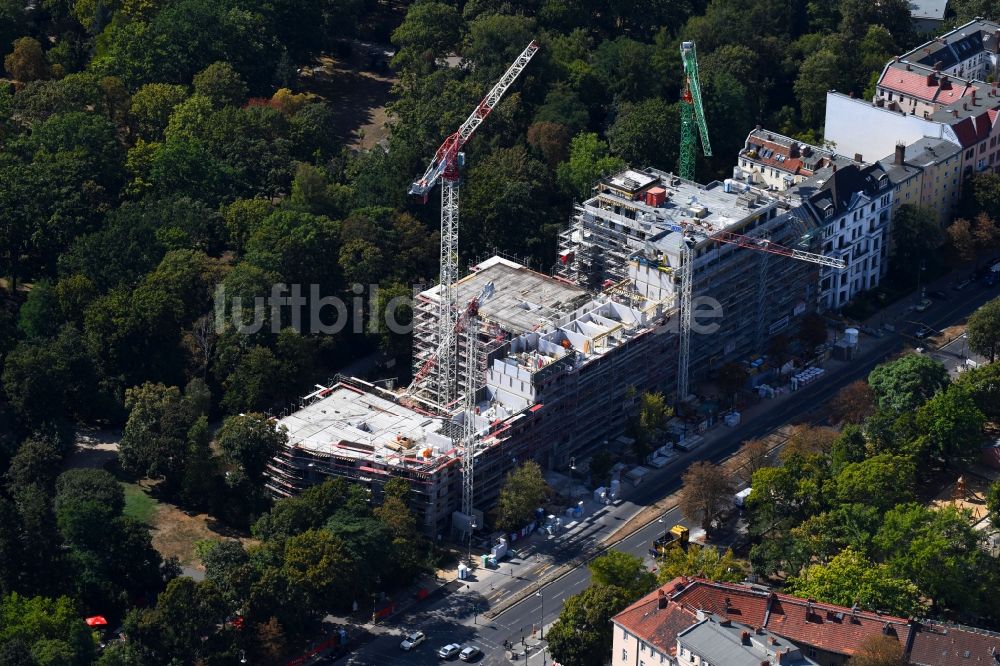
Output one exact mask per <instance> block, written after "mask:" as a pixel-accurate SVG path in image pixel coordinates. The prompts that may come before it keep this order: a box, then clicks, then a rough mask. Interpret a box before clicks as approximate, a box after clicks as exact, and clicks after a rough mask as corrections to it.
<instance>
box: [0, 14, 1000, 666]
mask: <svg viewBox="0 0 1000 666" xmlns="http://www.w3.org/2000/svg"><path fill="white" fill-rule="evenodd" d="M950 6H951V7H952V9H953V11H955V12H956V16H954V17H953V18H952V21H953V22H961V21H964V20H967V19H968V18H970V17H971V16H975V15H984V14H988V13H989V12H993V13H995V12H996V8H995V5H994V4H993V3H991V2H989V1H987V0H953V1H952V2H951V3H950ZM908 12H909V4H908V3H907V2H906V1H905V0H888V1H886V2H880V3H871V2H868V1H867V0H839V1H837V2H821V1H817V2H809V3H805V2H798V1H797V0H752V1H749V2H747V1H746V0H743V1H739V2H738V1H737V0H710V1H708V0H640V1H635V2H609V1H607V0H575V1H574V0H544V1H542V0H529V1H528V2H519V3H514V2H502V1H498V0H469V1H468V2H456V3H449V2H434V1H424V2H415V3H412V4H403V3H391V2H372V1H364V0H263V1H258V2H249V1H248V0H38V1H37V2H33V3H25V2H21V1H18V0H3V1H2V2H0V52H2V55H3V64H4V70H5V76H6V79H5V81H4V82H3V83H2V85H0V139H2V141H0V209H2V210H3V215H2V216H0V278H2V282H0V296H2V302H0V384H2V392H0V469H6V470H7V472H6V474H5V476H4V482H3V488H2V490H0V515H2V520H0V592H2V593H3V595H4V596H3V597H2V598H0V604H2V607H3V608H2V612H0V615H2V616H3V618H4V619H3V623H2V626H0V664H18V665H23V664H33V663H37V664H87V663H91V662H92V661H93V660H94V659H95V658H97V657H96V656H95V654H96V653H95V650H96V648H95V645H94V642H93V640H92V637H91V635H90V633H89V632H88V630H87V628H86V626H85V625H83V624H82V620H81V618H82V617H84V616H85V615H88V614H92V613H103V614H105V615H108V616H109V617H110V618H111V619H112V620H115V621H117V619H119V618H122V617H127V619H126V623H127V625H128V626H129V627H130V632H131V633H130V635H132V636H133V637H135V640H133V641H130V642H129V647H128V649H127V650H125V649H116V650H110V651H105V652H104V653H103V655H101V656H100V663H102V664H159V663H168V662H169V663H177V664H181V663H195V662H196V661H198V660H202V661H200V662H199V663H232V661H233V660H234V659H235V658H236V657H237V656H238V654H239V650H240V649H246V650H251V651H257V653H258V654H265V655H266V654H280V653H281V651H282V650H284V649H285V642H284V641H286V640H288V641H292V639H294V638H296V637H299V636H302V635H304V634H305V633H306V632H307V631H308V629H309V623H310V622H313V621H315V620H316V619H317V617H321V616H322V613H323V611H324V610H325V609H324V608H323V604H324V602H323V600H324V599H329V598H332V597H336V598H338V599H345V598H347V595H348V592H351V593H353V594H355V595H360V596H366V595H368V594H370V593H371V592H372V590H370V589H364V590H360V589H353V588H352V589H350V590H345V589H339V588H338V589H328V588H327V587H322V586H321V585H320V583H319V582H318V581H321V580H322V575H321V574H322V571H320V570H319V569H318V567H319V564H317V563H322V566H325V567H329V566H338V567H348V570H350V568H349V567H365V566H369V567H370V566H374V565H373V564H372V563H373V562H375V561H376V560H365V558H364V557H363V556H362V555H361V553H366V552H372V551H370V550H368V549H371V548H375V550H376V551H377V552H380V553H382V556H383V557H385V558H392V559H393V561H400V560H402V561H404V562H406V563H407V564H406V566H404V567H400V569H399V571H400V572H401V574H400V575H401V576H402V577H403V578H405V576H406V575H412V573H413V572H414V571H417V570H419V569H420V568H421V567H423V566H426V563H427V558H428V557H429V555H428V550H427V548H426V545H425V544H422V543H420V542H419V541H417V540H416V539H413V538H412V533H413V526H412V525H411V524H410V523H408V522H407V514H406V512H405V511H402V510H400V511H395V512H393V516H395V517H396V518H395V519H393V518H392V517H390V516H388V512H385V511H384V512H382V513H379V508H380V507H376V508H375V509H370V508H364V507H363V506H362V505H363V504H364V502H362V501H361V500H360V499H359V498H358V497H356V496H352V495H351V491H349V490H348V489H346V488H343V487H336V488H325V489H324V490H321V491H316V493H314V494H312V495H310V496H309V497H307V498H303V499H302V500H293V501H286V502H281V503H278V504H277V505H276V506H274V507H273V508H272V506H271V502H270V500H269V499H268V498H267V497H266V496H265V495H264V493H263V491H262V490H261V487H260V485H261V484H260V477H261V474H262V469H263V463H262V462H261V461H266V460H267V457H268V455H270V454H271V453H273V451H274V450H275V449H276V447H277V446H280V441H276V440H275V439H274V437H272V436H270V434H269V433H268V432H267V430H268V429H267V427H266V422H265V421H264V420H263V417H261V416H260V415H259V414H260V413H265V412H268V411H272V412H273V411H277V410H280V409H282V408H283V407H284V406H286V405H287V404H289V402H291V401H294V400H295V399H296V398H297V397H298V396H299V395H301V394H302V393H303V392H304V391H306V390H308V389H309V387H311V386H312V385H313V383H314V382H315V381H317V380H322V379H325V378H326V377H327V376H329V374H330V373H332V372H335V371H336V370H337V369H339V368H341V367H343V366H344V364H345V363H347V362H349V361H351V360H353V359H357V358H359V357H363V356H366V355H368V354H370V353H373V352H382V353H383V354H384V356H385V357H387V358H393V359H396V360H398V361H399V362H400V363H399V365H398V366H397V368H405V367H407V366H408V357H409V340H408V338H407V336H406V335H405V334H400V333H397V332H393V331H390V330H387V329H386V328H385V327H384V326H382V325H381V324H380V323H379V322H378V320H377V318H372V319H373V323H370V324H369V323H367V322H365V321H362V320H365V319H366V318H367V317H368V315H369V314H370V313H371V311H373V310H375V309H377V308H379V307H380V306H381V305H382V304H383V303H385V302H387V301H388V300H390V299H392V298H393V297H395V296H399V295H405V294H408V293H410V292H411V289H412V287H413V285H420V284H424V285H426V284H430V283H432V282H433V281H434V279H435V277H436V274H437V252H438V240H437V219H438V218H437V205H436V202H435V201H434V200H433V199H432V200H431V202H430V203H429V205H427V206H421V205H419V203H417V202H413V201H411V200H409V199H408V198H407V195H406V188H407V185H408V184H409V182H410V180H412V178H413V177H414V176H416V175H417V174H418V173H420V172H422V170H423V167H424V166H425V164H426V161H427V160H428V159H429V158H430V156H431V155H432V154H433V151H434V150H435V148H436V147H437V145H438V144H439V143H440V141H441V140H442V139H443V137H445V136H446V135H448V134H449V133H451V132H452V131H454V128H456V127H457V126H458V125H459V124H460V123H461V121H462V120H464V118H465V116H466V115H467V114H468V113H469V111H470V110H471V109H472V108H473V106H474V105H475V103H476V102H477V101H478V100H479V99H480V98H481V96H482V95H483V94H484V93H485V91H486V90H487V89H488V88H489V87H490V86H491V85H492V82H493V81H494V80H495V79H496V78H497V76H498V75H499V74H500V73H501V72H502V71H503V70H504V69H505V68H506V66H507V65H508V63H509V62H510V61H511V60H512V59H513V57H514V56H515V55H516V54H517V53H518V52H520V50H521V49H523V48H524V46H525V45H526V44H527V43H528V42H529V41H530V40H531V39H537V40H538V41H539V42H540V43H541V45H542V50H541V51H540V52H539V55H538V56H537V57H536V58H535V60H534V61H533V62H532V63H531V65H530V67H529V69H528V70H527V71H526V72H525V73H524V75H523V76H522V78H521V79H520V80H519V81H518V84H517V85H516V86H515V88H514V89H513V90H512V91H511V92H510V94H508V96H507V97H506V98H505V99H504V101H503V102H502V104H501V105H500V106H499V108H498V109H497V110H496V112H495V113H494V114H493V115H492V116H491V117H490V119H489V122H488V123H487V124H486V125H484V127H483V128H482V129H481V130H480V132H479V135H478V136H477V137H476V139H475V140H474V141H473V142H472V143H471V144H470V145H469V146H468V167H467V169H466V171H465V172H464V176H463V177H464V179H465V186H464V188H463V203H462V206H463V207H462V232H461V238H462V240H461V250H462V254H463V256H464V257H465V258H466V259H470V260H471V259H472V258H474V257H478V256H482V255H483V254H485V253H487V252H491V251H493V250H494V249H499V250H502V251H505V252H508V253H512V254H515V255H517V256H520V257H522V258H523V259H524V260H525V261H526V262H528V263H529V264H530V265H532V266H534V267H536V268H540V269H542V270H545V269H547V268H548V267H549V266H550V265H551V264H552V262H553V260H554V255H555V244H554V239H555V234H556V232H557V230H558V229H559V228H560V227H561V226H562V225H563V224H564V223H565V221H566V220H567V217H568V215H569V213H570V211H571V207H572V203H573V201H574V199H579V198H580V197H581V196H583V195H585V194H586V192H587V191H588V188H589V187H590V185H591V183H592V182H593V180H594V179H595V178H596V177H598V176H599V175H600V174H602V173H605V172H607V171H609V170H612V169H614V168H617V167H619V166H621V165H622V164H625V163H631V164H636V165H647V164H648V165H654V166H658V167H661V168H664V169H668V170H671V169H674V168H675V164H676V161H677V148H678V136H679V120H678V118H679V113H678V106H677V100H678V95H679V91H680V87H681V62H680V55H679V51H678V43H679V41H680V40H681V39H687V40H695V41H696V42H697V45H698V50H699V55H700V59H701V71H702V76H703V81H704V89H705V90H704V97H705V104H706V114H707V116H708V120H709V124H710V128H711V132H712V143H713V146H714V149H715V157H713V158H711V159H702V161H701V163H699V165H698V171H699V174H700V176H699V177H700V179H701V180H706V181H707V180H710V179H713V178H715V177H718V176H721V175H724V174H725V173H726V172H727V171H728V170H729V169H730V168H731V166H732V163H733V160H734V158H735V153H736V151H737V150H738V149H739V148H740V147H741V146H742V143H743V140H744V138H745V136H746V133H747V132H748V131H749V130H750V129H751V128H752V127H753V126H754V124H756V123H761V124H765V125H767V126H768V127H772V128H774V129H776V130H779V131H782V132H785V133H788V134H791V135H795V136H801V137H803V138H805V139H810V140H818V139H820V138H821V136H822V133H821V127H820V125H821V123H822V120H823V104H824V93H825V91H826V90H828V89H831V88H836V89H839V90H844V91H850V92H853V93H855V94H858V95H862V94H866V91H869V90H870V88H871V86H872V83H873V80H874V79H873V76H875V74H876V73H877V71H878V70H879V69H880V68H881V67H882V65H883V64H884V62H885V61H886V60H887V59H888V58H889V57H891V55H893V54H895V53H897V52H899V51H901V50H902V49H904V48H907V47H909V46H912V45H913V44H915V43H917V42H918V41H919V40H920V39H921V38H920V36H919V35H916V34H914V32H913V30H912V29H911V24H910V20H909V14H908ZM357 40H365V41H369V42H376V43H391V44H392V48H393V49H395V55H394V56H393V58H392V61H391V68H392V71H393V72H394V75H395V77H396V83H395V86H394V88H393V91H392V99H391V102H390V104H389V114H390V115H389V117H390V124H391V132H390V133H389V136H388V139H387V140H386V141H385V142H384V145H381V146H377V147H376V148H374V149H371V150H365V151H357V150H350V149H348V147H347V146H348V142H347V141H346V137H344V136H339V135H337V134H336V133H335V132H334V131H333V129H332V128H333V125H334V119H335V118H337V117H338V114H343V113H344V112H345V110H344V109H341V108H338V107H337V106H336V105H335V104H333V103H331V102H329V101H327V100H325V99H324V98H323V97H322V96H320V95H316V94H312V93H310V92H307V91H306V90H305V86H304V85H303V83H302V81H303V79H302V76H301V74H302V70H303V69H304V68H308V67H310V66H312V65H313V64H314V63H315V62H316V58H317V57H319V56H320V55H322V54H333V55H334V56H335V57H338V58H347V57H349V56H350V55H351V53H352V51H353V50H356V49H358V48H359V46H358V44H359V42H358V41H357ZM452 56H457V57H452ZM276 284H283V285H300V286H301V287H302V290H303V293H309V288H310V286H311V285H317V289H318V293H320V294H322V295H324V296H326V295H336V296H342V297H345V298H351V297H353V296H354V295H356V294H357V293H359V292H357V291H355V290H353V289H352V286H353V285H355V284H360V285H374V284H377V285H378V287H379V288H378V296H377V298H376V297H371V298H367V296H366V298H365V299H364V303H363V304H362V305H361V306H360V307H358V308H352V309H351V310H350V311H349V312H348V313H347V314H346V317H348V318H349V319H350V320H351V325H350V326H348V327H347V328H346V329H344V330H342V331H341V332H339V333H337V334H334V335H327V334H321V333H320V331H319V326H318V325H317V324H316V323H315V322H306V323H300V325H298V326H295V325H292V324H294V323H295V322H294V321H293V320H292V319H291V318H290V316H289V313H288V311H287V310H283V309H282V308H281V307H277V308H273V309H269V310H267V311H265V312H264V321H263V322H262V323H263V325H261V326H258V327H256V331H255V332H252V333H247V332H246V331H245V330H241V327H239V326H235V325H234V324H233V322H234V321H235V322H237V323H239V322H240V321H241V320H242V321H244V322H245V321H246V318H247V316H248V315H249V314H250V313H248V312H246V311H240V310H239V309H238V308H237V307H236V303H237V302H247V303H251V302H254V299H255V298H266V297H267V296H268V295H270V294H271V293H272V286H273V285H276ZM365 293H366V294H367V292H365ZM219 294H223V296H221V297H220V296H219ZM238 299H242V301H238ZM406 316H407V315H406V314H405V313H403V314H402V315H401V316H400V317H401V319H405V318H406ZM220 320H221V321H222V322H223V325H220V324H219V321H220ZM403 373H404V375H405V370H404V371H403ZM403 379H405V376H404V377H403ZM241 414H242V415H243V416H240V415H241ZM219 421H222V426H221V428H220V429H219V430H218V432H217V434H216V437H215V439H214V441H213V436H212V434H211V433H212V430H211V428H210V427H209V425H208V424H209V423H210V422H211V423H216V422H219ZM262 424H264V425H262ZM80 425H90V426H95V425H98V426H107V427H112V428H123V429H124V435H123V437H122V440H121V450H120V457H121V460H120V463H121V468H122V471H123V472H124V473H126V474H130V475H132V476H133V477H135V478H151V479H156V480H157V481H158V482H159V483H160V486H161V492H162V493H163V496H164V497H165V498H167V499H169V500H170V501H172V502H175V503H177V504H179V505H180V506H185V507H189V508H192V509H197V510H209V511H210V512H212V513H213V515H216V516H218V518H219V519H220V520H222V521H223V522H225V523H227V524H229V525H233V526H235V527H238V528H246V527H247V526H249V525H251V524H252V525H254V528H253V533H254V536H256V537H257V539H258V540H259V545H258V546H254V547H253V548H251V549H250V550H249V552H247V551H245V550H244V549H243V548H242V547H237V546H233V545H232V544H229V545H221V546H217V547H215V549H214V550H212V549H207V550H206V552H205V553H204V554H203V555H204V556H203V558H202V559H203V560H204V561H205V562H206V564H207V567H208V571H209V576H208V581H206V582H203V583H194V582H193V581H191V580H190V579H187V578H184V577H180V578H179V577H178V574H179V571H178V569H177V567H176V563H172V562H171V561H169V560H167V561H164V560H163V558H162V557H161V556H160V555H159V553H157V551H156V550H155V549H153V548H152V546H151V542H150V536H149V531H148V529H147V527H146V526H145V525H143V524H142V523H139V522H137V521H135V520H133V519H132V518H130V517H127V516H125V515H123V502H124V500H123V498H122V495H121V488H120V486H119V485H118V483H117V481H115V479H114V477H113V476H111V475H110V474H108V473H107V472H105V471H103V470H80V469H70V470H67V471H64V472H62V473H61V474H60V473H59V472H60V468H61V465H62V461H63V458H64V457H65V456H66V455H67V454H69V453H70V452H71V450H72V449H73V446H74V430H75V429H76V428H77V427H78V426H80ZM406 492H407V490H406V489H405V488H395V489H393V490H392V492H391V493H390V492H387V493H386V499H385V502H389V503H395V506H396V508H399V505H404V506H405V497H406ZM324 493H325V494H324ZM345 507H349V508H351V509H352V511H350V512H348V511H346V510H345ZM400 516H401V517H400ZM279 518H280V520H279ZM282 521H283V522H282ZM279 523H280V524H279ZM368 538H371V539H374V540H375V541H373V542H366V541H365V539H368ZM375 542H377V544H378V545H377V547H376V546H373V545H372V543H375ZM376 559H377V558H376ZM378 561H379V562H384V561H387V560H378ZM356 571H358V573H357V577H356V580H360V579H363V577H364V575H363V574H364V572H363V571H362V569H356ZM168 581H169V582H168ZM398 582H401V581H389V580H386V581H382V582H381V583H378V584H379V585H380V586H381V588H382V589H386V588H389V587H391V586H392V585H393V584H396V583H398ZM324 584H327V585H329V583H324ZM352 584H353V583H352ZM154 600H155V601H156V603H155V606H153V602H154ZM234 608H236V609H237V610H238V611H239V612H240V613H241V615H240V617H246V618H247V619H248V620H247V621H249V622H252V623H253V627H254V632H253V634H252V635H253V638H246V635H247V634H244V633H240V632H239V631H236V630H235V629H234V628H233V625H232V622H231V620H232V618H233V609H234ZM130 609H132V610H131V611H130ZM13 618H19V619H17V620H14V619H13ZM205 636H210V638H208V639H206V640H205V641H203V642H201V643H199V644H200V645H201V646H202V648H200V649H198V650H194V649H192V648H189V647H188V646H191V645H193V644H194V643H197V642H198V640H197V638H196V637H205ZM269 650H270V652H268V651H269ZM167 655H170V657H169V658H168V657H167ZM171 659H172V660H173V661H171Z"/></svg>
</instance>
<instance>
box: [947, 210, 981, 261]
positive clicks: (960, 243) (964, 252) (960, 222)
mask: <svg viewBox="0 0 1000 666" xmlns="http://www.w3.org/2000/svg"><path fill="white" fill-rule="evenodd" d="M947 234H948V241H949V242H950V243H951V247H952V249H953V250H954V252H955V255H956V256H957V257H958V258H959V260H960V261H963V262H966V261H972V260H973V259H975V257H976V239H975V237H973V235H972V224H971V223H970V222H969V221H968V220H966V219H965V218H961V217H960V218H958V219H957V220H955V221H954V222H952V223H951V226H949V227H948V229H947Z"/></svg>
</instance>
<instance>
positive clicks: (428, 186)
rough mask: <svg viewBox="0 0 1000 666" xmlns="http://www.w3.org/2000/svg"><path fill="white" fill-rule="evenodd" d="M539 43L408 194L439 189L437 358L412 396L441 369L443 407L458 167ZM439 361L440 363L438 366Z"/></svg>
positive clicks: (452, 347)
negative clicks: (467, 145)
mask: <svg viewBox="0 0 1000 666" xmlns="http://www.w3.org/2000/svg"><path fill="white" fill-rule="evenodd" d="M538 48H539V47H538V43H537V42H535V41H532V42H531V43H530V44H528V46H527V48H525V49H524V51H522V52H521V55H519V56H518V57H517V59H516V60H515V61H514V63H513V64H512V65H511V66H510V67H509V68H508V69H507V71H506V72H504V75H503V76H502V77H500V80H499V81H497V83H496V85H494V86H493V89H492V90H490V92H489V94H487V95H486V97H484V98H483V101H481V102H480V103H479V104H478V106H476V108H475V110H473V112H472V113H471V114H470V115H469V117H468V118H467V119H466V120H465V122H464V123H462V126H461V127H459V128H458V131H456V132H455V133H454V134H452V135H451V136H449V137H448V138H447V139H445V140H444V143H442V144H441V147H440V148H438V149H437V152H436V153H435V154H434V159H433V160H431V163H430V165H428V167H427V170H426V171H424V174H423V175H422V176H421V177H420V178H418V179H417V180H415V181H414V182H413V184H412V185H410V189H409V193H410V194H413V195H418V196H422V197H423V198H424V201H426V200H427V195H428V194H429V193H430V191H431V190H432V189H434V186H435V185H437V184H438V182H440V183H441V281H440V284H439V286H438V321H437V337H436V340H435V343H436V346H437V353H436V354H435V355H434V356H432V357H431V358H429V359H428V360H427V361H426V362H425V364H424V367H422V368H421V369H420V371H419V372H418V373H417V376H416V377H414V380H413V385H412V386H411V387H410V390H411V391H413V390H415V389H416V388H417V387H416V385H417V384H418V383H419V382H423V381H424V379H425V378H426V376H427V374H428V372H429V370H430V368H431V366H432V365H433V364H435V363H436V364H437V372H436V373H435V374H436V377H437V379H436V382H435V394H436V396H435V397H436V402H437V404H438V405H439V406H441V407H444V406H445V405H450V404H452V403H453V402H454V401H455V399H456V397H457V393H458V387H457V383H458V374H457V366H458V362H457V359H456V358H455V357H456V352H457V348H456V335H455V324H456V323H457V320H458V312H457V310H456V308H455V302H454V301H455V290H454V284H455V282H456V281H457V280H458V195H459V173H458V172H459V167H460V166H461V165H462V162H463V155H462V153H461V150H462V146H464V145H465V143H466V142H467V141H468V140H469V139H470V138H471V137H472V134H473V133H474V132H475V131H476V129H477V128H478V127H479V126H480V125H481V124H482V123H483V121H484V120H486V117H487V116H488V115H490V112H491V111H493V109H494V108H496V105H497V104H498V103H499V102H500V99H501V98H502V97H503V96H504V93H506V92H507V90H508V89H509V88H510V87H511V86H512V85H513V84H514V81H515V80H516V79H517V77H518V76H519V75H520V74H521V72H522V71H524V68H525V67H527V65H528V63H529V62H530V61H531V59H532V58H533V57H534V56H535V53H537V52H538ZM435 357H436V360H435Z"/></svg>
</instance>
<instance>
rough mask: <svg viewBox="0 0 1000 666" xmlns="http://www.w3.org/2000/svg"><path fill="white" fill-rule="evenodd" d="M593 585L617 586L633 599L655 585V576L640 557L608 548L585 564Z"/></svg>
mask: <svg viewBox="0 0 1000 666" xmlns="http://www.w3.org/2000/svg"><path fill="white" fill-rule="evenodd" d="M587 568H588V569H590V577H591V580H592V581H593V583H592V584H593V585H604V586H610V587H617V588H619V589H621V590H623V591H624V592H625V593H626V595H627V596H628V597H629V600H631V601H634V600H635V599H638V598H639V597H641V596H642V595H644V594H646V593H647V592H649V591H650V590H652V589H653V587H654V586H655V585H656V578H655V577H654V576H653V574H652V573H651V572H650V571H649V570H648V569H646V566H645V565H644V564H643V560H642V558H641V557H636V556H635V555H630V554H628V553H623V552H622V551H620V550H610V551H608V552H607V553H605V554H604V555H601V556H600V557H596V558H594V560H593V561H592V562H591V563H590V564H588V565H587Z"/></svg>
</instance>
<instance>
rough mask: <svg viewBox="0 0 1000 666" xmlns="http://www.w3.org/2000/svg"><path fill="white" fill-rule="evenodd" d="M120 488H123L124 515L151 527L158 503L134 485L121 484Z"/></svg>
mask: <svg viewBox="0 0 1000 666" xmlns="http://www.w3.org/2000/svg"><path fill="white" fill-rule="evenodd" d="M122 486H123V487H124V488H125V511H124V513H125V515H126V516H128V517H129V518H135V519H136V520H138V521H140V522H142V523H145V524H147V525H150V526H152V525H153V524H154V520H153V517H154V516H155V515H156V510H157V508H158V506H159V502H157V501H156V500H155V499H153V498H152V497H150V496H149V493H148V492H147V491H146V489H145V488H143V487H142V486H140V485H138V484H136V483H122Z"/></svg>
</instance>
